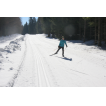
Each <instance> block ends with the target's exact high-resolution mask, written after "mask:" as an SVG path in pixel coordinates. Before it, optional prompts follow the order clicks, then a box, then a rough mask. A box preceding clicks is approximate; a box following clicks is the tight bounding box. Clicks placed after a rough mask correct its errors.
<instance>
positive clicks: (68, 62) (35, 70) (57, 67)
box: [14, 34, 106, 87]
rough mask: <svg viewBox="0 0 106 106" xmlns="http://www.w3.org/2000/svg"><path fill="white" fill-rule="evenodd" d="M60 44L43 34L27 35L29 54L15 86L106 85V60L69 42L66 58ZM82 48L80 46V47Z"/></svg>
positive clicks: (27, 50)
mask: <svg viewBox="0 0 106 106" xmlns="http://www.w3.org/2000/svg"><path fill="white" fill-rule="evenodd" d="M58 44H59V41H58V40H56V39H49V38H46V37H45V35H43V34H41V35H40V34H37V35H27V39H26V53H25V58H24V60H23V64H22V66H21V68H20V71H19V74H18V77H17V79H16V80H15V82H14V87H24V86H26V87H29V86H35V87H77V86H82V87H84V86H86V87H89V86H92V87H95V86H106V82H105V81H106V65H105V64H106V57H105V56H100V55H98V54H96V55H95V54H93V53H90V52H87V51H82V50H81V49H75V48H76V45H74V44H72V43H68V48H66V49H65V56H66V57H67V58H62V53H61V52H62V51H61V50H60V51H59V53H58V54H57V55H54V56H50V55H51V54H53V53H54V52H55V51H56V50H57V46H58ZM79 47H80V46H79Z"/></svg>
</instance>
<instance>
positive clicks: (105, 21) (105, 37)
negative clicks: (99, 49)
mask: <svg viewBox="0 0 106 106" xmlns="http://www.w3.org/2000/svg"><path fill="white" fill-rule="evenodd" d="M104 40H105V44H106V18H104Z"/></svg>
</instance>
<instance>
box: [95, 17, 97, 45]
mask: <svg viewBox="0 0 106 106" xmlns="http://www.w3.org/2000/svg"><path fill="white" fill-rule="evenodd" d="M96 44H97V38H96V17H95V45H96Z"/></svg>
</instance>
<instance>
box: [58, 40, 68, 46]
mask: <svg viewBox="0 0 106 106" xmlns="http://www.w3.org/2000/svg"><path fill="white" fill-rule="evenodd" d="M64 44H65V45H66V46H67V44H66V41H65V40H60V43H59V46H60V47H64Z"/></svg>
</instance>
